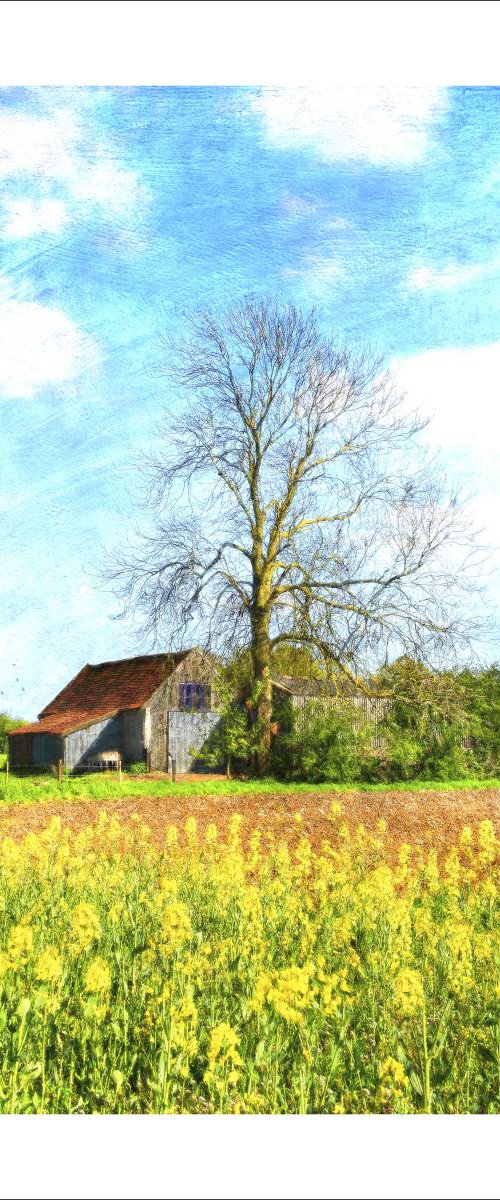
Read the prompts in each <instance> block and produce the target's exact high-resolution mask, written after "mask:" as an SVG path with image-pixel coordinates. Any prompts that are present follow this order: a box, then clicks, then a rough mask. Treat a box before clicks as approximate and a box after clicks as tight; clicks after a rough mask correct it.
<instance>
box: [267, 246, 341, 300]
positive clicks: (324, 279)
mask: <svg viewBox="0 0 500 1200" xmlns="http://www.w3.org/2000/svg"><path fill="white" fill-rule="evenodd" d="M345 273H346V272H345V267H344V265H343V263H342V262H341V260H340V258H339V257H338V256H337V254H336V253H335V252H332V253H331V254H325V255H321V254H306V255H304V256H303V257H302V259H301V260H300V262H299V263H298V265H297V266H295V267H284V268H283V270H282V272H281V274H282V276H283V278H284V279H296V280H299V281H300V282H301V283H302V284H303V285H304V287H305V289H306V290H307V293H308V295H310V296H316V297H323V296H325V294H326V293H327V292H328V291H329V290H330V289H331V288H332V287H333V286H335V285H337V284H338V283H339V281H340V280H341V279H343V278H344V277H345Z"/></svg>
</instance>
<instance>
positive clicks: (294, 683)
mask: <svg viewBox="0 0 500 1200" xmlns="http://www.w3.org/2000/svg"><path fill="white" fill-rule="evenodd" d="M371 682H372V681H370V680H367V687H369V686H370V683H371ZM273 696H274V703H276V701H279V700H283V699H287V700H288V701H289V703H290V705H291V709H292V712H293V715H294V720H295V724H296V725H298V726H299V727H300V725H301V723H303V722H304V720H305V719H306V714H307V713H309V712H311V710H313V711H315V712H316V713H318V714H320V713H326V712H328V711H329V710H331V709H339V708H340V709H341V708H342V707H343V705H346V706H347V708H348V711H349V714H350V716H351V717H352V722H353V728H354V730H355V732H356V733H359V732H361V730H363V729H365V728H367V727H368V728H369V729H370V732H371V733H372V735H373V745H374V746H375V747H377V746H380V745H382V744H383V742H384V736H383V733H382V734H381V732H380V725H381V723H382V722H383V720H384V718H385V717H386V716H387V713H388V711H389V709H390V707H391V701H390V699H389V698H388V697H386V696H377V695H370V694H369V693H365V692H363V691H360V690H359V689H356V688H355V687H354V685H353V684H351V683H350V682H349V681H348V680H346V679H345V678H340V677H337V678H336V679H297V678H295V677H293V676H291V675H276V676H275V677H274V679H273Z"/></svg>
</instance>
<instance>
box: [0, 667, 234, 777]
mask: <svg viewBox="0 0 500 1200" xmlns="http://www.w3.org/2000/svg"><path fill="white" fill-rule="evenodd" d="M214 678H215V668H214V663H213V660H212V659H211V657H210V656H209V655H207V654H205V653H204V652H203V651H202V650H200V649H199V648H196V649H193V650H184V651H181V652H179V653H177V654H148V655H140V656H139V657H137V658H125V659H119V660H118V661H116V662H103V663H97V664H92V663H87V664H86V666H84V667H82V670H81V671H79V672H78V675H76V676H75V678H74V679H72V680H71V681H70V682H69V683H68V684H67V685H66V687H65V688H63V690H62V691H61V692H59V693H58V695H57V696H55V697H54V699H53V700H51V701H50V703H49V704H47V705H46V706H45V708H44V709H43V710H42V712H41V713H40V714H39V719H38V721H35V722H33V723H32V724H30V725H23V726H21V727H19V728H18V729H14V730H13V731H12V732H11V734H10V736H9V762H10V765H11V766H12V767H14V768H16V767H17V768H24V769H30V768H32V769H34V770H38V769H43V768H44V767H48V766H52V765H55V764H57V763H58V762H59V761H62V763H63V764H64V766H65V767H66V768H67V769H68V770H70V771H76V770H78V769H79V768H80V769H81V768H85V767H90V766H92V765H98V764H102V763H105V762H118V761H121V762H123V763H133V762H141V761H144V762H147V763H148V766H149V768H150V769H151V770H153V771H167V770H168V769H169V764H170V762H171V759H172V758H173V759H175V760H176V767H177V770H178V771H179V772H187V771H190V770H193V769H194V768H195V765H196V751H198V750H200V749H201V747H202V746H203V744H204V743H205V742H206V740H207V739H208V738H209V737H210V733H211V731H212V730H213V729H214V727H215V725H216V724H217V722H218V720H219V716H218V714H217V712H216V711H215V706H214V705H215V698H214V693H213V686H214Z"/></svg>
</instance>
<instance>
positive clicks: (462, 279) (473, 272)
mask: <svg viewBox="0 0 500 1200" xmlns="http://www.w3.org/2000/svg"><path fill="white" fill-rule="evenodd" d="M499 270H500V255H496V256H495V257H494V258H492V259H490V260H489V261H488V262H485V263H458V262H450V263H447V265H446V266H445V267H441V268H438V267H424V266H422V267H413V268H412V270H411V271H410V272H409V273H408V275H407V278H406V288H407V290H408V291H410V292H449V291H452V290H453V289H454V288H461V287H467V285H468V284H469V283H473V282H474V281H475V280H477V279H481V278H483V277H484V276H485V275H492V274H494V273H495V272H496V271H499Z"/></svg>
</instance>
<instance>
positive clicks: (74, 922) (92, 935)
mask: <svg viewBox="0 0 500 1200" xmlns="http://www.w3.org/2000/svg"><path fill="white" fill-rule="evenodd" d="M71 933H72V935H73V938H74V943H73V945H74V948H75V949H76V950H87V949H88V947H89V946H91V945H92V942H96V941H98V939H99V938H100V936H101V923H100V920H99V914H98V912H97V909H96V908H95V907H94V905H93V904H88V903H87V902H86V901H85V900H84V901H82V903H81V904H77V905H76V907H75V908H74V909H73V912H72V914H71Z"/></svg>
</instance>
